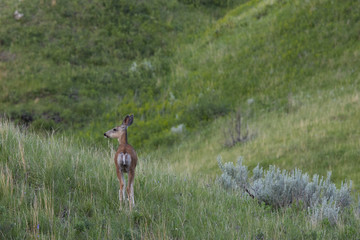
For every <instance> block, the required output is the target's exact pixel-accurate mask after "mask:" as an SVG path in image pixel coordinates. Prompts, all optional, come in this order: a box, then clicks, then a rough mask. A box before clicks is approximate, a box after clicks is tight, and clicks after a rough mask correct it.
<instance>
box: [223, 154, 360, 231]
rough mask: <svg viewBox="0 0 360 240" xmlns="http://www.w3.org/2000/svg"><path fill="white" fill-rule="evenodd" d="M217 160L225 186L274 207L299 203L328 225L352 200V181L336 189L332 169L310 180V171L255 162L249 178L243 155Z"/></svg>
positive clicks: (315, 219) (315, 218) (314, 218)
mask: <svg viewBox="0 0 360 240" xmlns="http://www.w3.org/2000/svg"><path fill="white" fill-rule="evenodd" d="M218 163H219V167H220V169H221V170H222V175H221V176H220V177H219V178H218V182H219V183H220V184H221V185H223V186H224V187H225V188H227V189H234V190H240V191H241V192H242V194H243V195H249V196H251V197H252V198H255V199H257V200H258V201H259V202H262V203H265V204H266V205H270V206H272V207H274V208H281V207H287V206H290V205H291V204H297V205H298V206H302V208H303V209H308V212H309V214H310V218H311V221H312V222H313V223H314V224H316V223H318V222H319V221H323V220H324V219H327V220H328V221H329V223H330V224H331V225H333V224H335V223H337V220H338V215H339V212H340V211H341V210H343V209H344V208H345V207H348V206H350V203H351V196H350V195H351V185H352V182H351V181H350V182H345V183H342V184H341V188H340V189H337V188H336V186H335V184H334V183H332V182H331V180H330V178H331V172H329V173H328V175H327V178H326V179H325V180H324V178H323V177H321V178H320V177H319V175H314V176H313V178H312V180H310V178H309V175H308V174H307V173H302V171H301V170H299V169H294V170H293V171H291V172H288V171H286V170H280V169H279V168H277V167H275V166H270V167H269V170H263V168H262V167H260V166H259V165H257V166H256V167H255V168H254V169H253V176H252V178H249V173H248V169H247V167H246V166H244V165H243V161H242V158H239V160H238V162H237V165H234V164H233V163H232V162H228V163H225V164H223V163H222V162H221V157H218ZM359 207H360V206H359Z"/></svg>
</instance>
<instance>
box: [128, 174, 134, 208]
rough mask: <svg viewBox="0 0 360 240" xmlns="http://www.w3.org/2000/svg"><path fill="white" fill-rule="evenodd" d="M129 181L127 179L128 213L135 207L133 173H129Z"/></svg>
mask: <svg viewBox="0 0 360 240" xmlns="http://www.w3.org/2000/svg"><path fill="white" fill-rule="evenodd" d="M128 176H129V179H128V185H127V188H126V190H127V195H128V201H129V207H130V211H131V210H132V207H133V206H134V205H135V201H134V177H135V173H134V172H132V171H131V172H129V175H128Z"/></svg>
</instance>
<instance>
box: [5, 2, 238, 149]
mask: <svg viewBox="0 0 360 240" xmlns="http://www.w3.org/2000/svg"><path fill="white" fill-rule="evenodd" d="M211 2H212V1H205V2H203V3H202V4H200V5H199V6H193V4H192V1H177V0H171V1H163V0H151V1H129V0H121V1H102V0H96V1H55V0H54V1H20V2H14V1H11V0H6V1H1V3H0V70H1V74H0V84H1V89H0V115H1V116H3V115H6V116H8V117H10V118H11V119H12V120H13V121H15V122H17V123H20V124H26V125H29V126H30V127H31V128H33V129H38V130H41V129H45V130H54V129H55V130H62V131H67V132H69V133H73V132H74V130H75V132H77V133H78V134H80V131H79V130H82V129H84V127H86V126H88V125H89V124H91V123H92V122H98V123H99V122H101V123H102V126H101V128H104V129H106V128H108V127H112V125H113V124H114V123H115V122H116V121H118V120H119V118H120V116H123V115H124V114H128V113H130V112H135V113H136V114H137V116H139V118H138V119H137V120H138V121H140V122H141V121H142V122H146V121H148V120H149V119H150V120H153V119H154V118H156V117H158V116H159V115H161V113H159V112H156V111H154V110H153V109H149V107H147V106H145V104H146V103H147V101H148V100H150V104H151V106H152V107H154V106H156V107H157V108H158V109H161V108H162V106H160V103H159V99H160V96H161V93H162V91H163V89H164V88H165V87H164V86H166V85H167V83H166V80H165V78H164V79H160V78H161V76H163V75H168V72H169V70H168V69H169V66H168V65H169V64H168V62H169V58H171V56H172V54H173V48H174V46H176V45H178V44H181V43H184V42H191V41H192V39H194V38H196V36H197V35H198V32H202V31H204V29H205V28H206V27H207V26H208V25H209V24H211V22H213V21H214V20H216V19H217V18H219V17H220V16H223V13H224V12H225V11H226V9H227V6H231V5H226V6H225V5H224V4H221V3H219V4H215V5H211ZM214 2H216V1H214ZM227 2H228V3H229V4H236V3H238V2H242V1H240V0H234V1H227ZM219 5H220V6H219ZM222 5H224V6H222ZM15 12H18V14H22V15H20V16H22V17H20V18H18V19H16V16H15V15H14V13H15ZM160 101H161V100H160ZM126 105H130V106H129V107H124V106H126ZM157 105H159V106H157ZM136 109H138V110H136ZM140 113H141V114H140ZM140 117H141V119H142V120H140ZM154 122H155V121H154ZM92 130H93V129H92ZM94 131H96V133H95V134H94V135H98V136H101V134H100V135H99V133H98V132H97V131H99V129H96V130H94ZM102 131H103V130H100V132H102ZM145 134H146V133H144V132H141V133H140V136H141V137H142V138H143V139H146V140H147V139H148V138H145V136H144V135H145ZM81 136H85V137H86V136H87V134H86V133H85V134H83V135H81ZM140 139H141V138H140V137H139V138H137V144H140V143H143V142H144V141H141V140H140Z"/></svg>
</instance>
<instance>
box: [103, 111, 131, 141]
mask: <svg viewBox="0 0 360 240" xmlns="http://www.w3.org/2000/svg"><path fill="white" fill-rule="evenodd" d="M133 121H134V115H130V116H129V115H127V116H126V117H125V118H124V121H123V122H122V124H121V125H120V126H118V127H115V128H113V129H110V130H109V131H107V132H106V133H104V137H106V138H117V139H119V142H120V143H122V142H123V141H125V143H127V127H128V126H130V125H131V124H132V123H133Z"/></svg>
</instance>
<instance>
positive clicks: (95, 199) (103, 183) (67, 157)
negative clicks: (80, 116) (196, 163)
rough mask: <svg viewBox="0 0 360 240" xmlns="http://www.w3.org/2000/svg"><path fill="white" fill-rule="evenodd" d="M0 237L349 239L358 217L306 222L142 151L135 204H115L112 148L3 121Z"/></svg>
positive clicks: (292, 211) (291, 210) (298, 214)
mask: <svg viewBox="0 0 360 240" xmlns="http://www.w3.org/2000/svg"><path fill="white" fill-rule="evenodd" d="M0 133H1V150H0V164H1V165H0V166H1V168H0V182H1V184H0V196H1V197H0V215H1V218H0V219H1V220H0V236H1V238H4V239H21V238H34V239H88V238H90V239H94V238H96V239H99V238H104V239H116V238H121V239H174V238H177V239H239V238H241V239H255V238H258V239H262V238H264V239H268V238H272V239H279V238H294V239H308V238H312V239H317V238H325V237H326V238H329V239H338V238H354V237H355V236H356V235H357V234H359V232H358V229H360V228H359V220H357V219H356V218H355V217H354V216H353V215H351V214H349V215H346V219H343V220H342V224H341V225H339V226H336V227H331V226H330V225H328V224H326V222H324V223H321V224H320V225H316V226H314V225H312V224H311V223H309V221H308V220H309V219H308V216H307V215H306V213H305V212H304V211H300V210H299V209H296V208H288V209H284V210H272V209H270V208H268V207H266V206H262V205H259V204H258V203H257V202H255V201H253V200H250V199H246V198H245V199H244V198H240V197H239V195H237V194H236V193H231V192H226V191H224V190H222V189H221V188H220V187H218V186H217V185H215V184H213V182H212V181H204V180H201V179H197V178H196V177H192V176H187V177H184V176H181V177H180V176H179V175H175V174H174V173H173V169H172V168H171V167H167V165H166V164H165V163H160V162H159V161H157V160H156V159H152V158H149V157H146V156H141V157H140V161H139V166H138V168H137V172H136V178H135V204H136V206H135V209H134V210H133V211H132V212H129V210H128V208H127V207H125V206H124V207H123V208H122V209H121V210H120V209H119V201H118V182H117V179H116V174H115V170H114V166H113V162H112V155H113V154H114V150H113V149H111V148H110V149H109V150H105V149H94V148H89V147H86V146H81V145H79V144H77V143H74V142H72V141H71V140H70V139H67V138H64V137H55V136H53V135H51V134H49V135H48V136H36V135H34V134H32V133H28V132H24V131H23V130H20V129H18V128H15V127H14V126H13V125H12V124H9V123H7V122H1V125H0Z"/></svg>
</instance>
